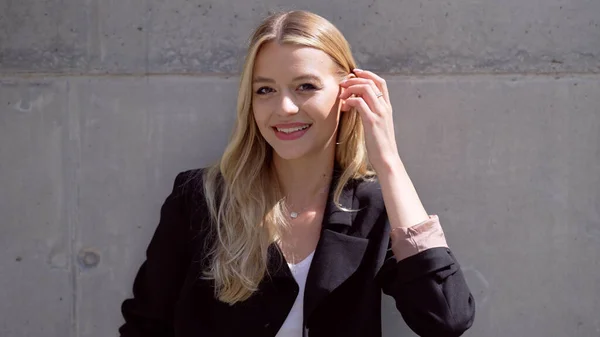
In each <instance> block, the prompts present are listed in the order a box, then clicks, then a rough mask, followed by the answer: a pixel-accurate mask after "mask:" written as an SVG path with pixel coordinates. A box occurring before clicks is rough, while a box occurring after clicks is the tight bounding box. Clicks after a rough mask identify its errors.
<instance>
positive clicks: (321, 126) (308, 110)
mask: <svg viewBox="0 0 600 337" xmlns="http://www.w3.org/2000/svg"><path fill="white" fill-rule="evenodd" d="M336 70H337V66H336V64H335V63H334V62H333V60H332V59H331V58H330V57H329V55H327V54H326V53H324V52H323V51H321V50H318V49H315V48H310V47H302V46H295V45H290V44H287V45H285V44H284V45H280V44H278V43H274V42H269V43H267V44H265V45H264V46H263V47H262V48H261V50H260V51H259V53H258V55H257V56H256V61H255V64H254V71H253V74H254V76H253V83H252V91H253V94H252V112H253V115H254V120H255V122H256V125H257V126H258V128H259V130H260V133H261V134H262V136H263V137H264V138H265V140H266V141H267V142H268V143H269V144H270V145H271V147H272V148H273V150H274V155H275V156H278V157H280V158H282V159H286V160H291V159H299V158H304V157H312V156H315V155H318V154H319V153H321V152H323V151H325V150H326V149H332V148H333V147H334V146H335V139H336V137H335V136H336V132H337V126H338V121H339V114H340V111H339V110H340V104H339V99H338V95H339V94H340V87H339V82H340V80H341V78H340V76H339V75H338V74H337V72H336Z"/></svg>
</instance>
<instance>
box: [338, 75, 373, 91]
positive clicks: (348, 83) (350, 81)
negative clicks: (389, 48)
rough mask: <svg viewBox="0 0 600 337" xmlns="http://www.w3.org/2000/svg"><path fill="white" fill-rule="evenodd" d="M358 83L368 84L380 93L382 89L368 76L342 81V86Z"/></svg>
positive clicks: (346, 86)
mask: <svg viewBox="0 0 600 337" xmlns="http://www.w3.org/2000/svg"><path fill="white" fill-rule="evenodd" d="M357 84H368V85H370V86H371V87H372V88H373V92H375V93H378V92H381V90H379V87H377V85H376V84H375V82H374V81H373V80H371V79H368V78H353V79H348V80H345V81H342V82H341V83H340V86H341V87H342V88H348V87H350V86H352V85H357Z"/></svg>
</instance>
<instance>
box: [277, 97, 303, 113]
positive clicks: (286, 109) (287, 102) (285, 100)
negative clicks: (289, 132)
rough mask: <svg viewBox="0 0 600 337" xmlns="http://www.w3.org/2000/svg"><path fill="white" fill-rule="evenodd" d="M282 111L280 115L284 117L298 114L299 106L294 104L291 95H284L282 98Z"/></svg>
mask: <svg viewBox="0 0 600 337" xmlns="http://www.w3.org/2000/svg"><path fill="white" fill-rule="evenodd" d="M279 110H280V114H282V115H290V114H295V113H298V110H299V109H298V105H296V103H294V100H293V99H292V97H290V95H282V97H281V108H280V109H279Z"/></svg>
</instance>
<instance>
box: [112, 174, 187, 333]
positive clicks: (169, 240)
mask: <svg viewBox="0 0 600 337" xmlns="http://www.w3.org/2000/svg"><path fill="white" fill-rule="evenodd" d="M185 176H186V173H179V174H178V175H177V177H176V178H175V183H174V186H173V191H172V192H171V194H170V195H169V196H168V197H167V198H166V200H165V202H164V203H163V205H162V207H161V211H160V221H159V224H158V227H157V228H156V231H155V232H154V236H153V237H152V240H151V241H150V244H149V245H148V248H147V249H146V261H144V262H143V264H142V265H141V267H140V269H139V271H138V273H137V275H136V277H135V281H134V284H133V298H130V299H126V300H125V301H124V302H123V303H122V305H121V312H122V314H123V318H124V319H125V323H124V324H123V325H122V326H121V327H120V328H119V333H120V336H121V337H142V336H143V337H152V336H157V337H158V336H160V337H167V336H173V335H174V331H173V312H174V308H175V303H176V301H177V296H178V293H179V289H180V288H181V286H182V284H183V281H184V278H185V274H186V270H187V266H188V265H189V263H190V257H189V256H188V253H187V250H186V249H187V248H186V247H187V245H185V243H186V242H187V240H189V236H188V235H187V234H188V221H187V218H186V212H185V208H184V195H183V193H182V191H183V189H182V185H183V184H184V183H185V182H186V180H187V179H186V177H185Z"/></svg>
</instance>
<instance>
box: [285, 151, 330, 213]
mask: <svg viewBox="0 0 600 337" xmlns="http://www.w3.org/2000/svg"><path fill="white" fill-rule="evenodd" d="M334 151H335V148H334V147H330V148H328V149H325V151H322V152H320V153H318V154H316V155H313V156H310V158H308V157H303V158H299V159H294V160H286V159H283V158H281V157H279V156H277V154H274V155H273V166H274V168H275V172H276V174H277V178H278V180H279V184H280V186H281V189H282V192H283V195H284V196H285V197H286V199H287V200H289V201H290V202H291V203H298V204H303V205H305V204H307V203H309V202H310V201H311V200H313V199H314V198H315V197H316V196H317V195H320V194H321V192H322V191H323V190H324V191H325V194H327V192H328V191H329V184H330V183H331V178H332V174H333V167H334V157H335V152H334ZM319 199H320V198H319Z"/></svg>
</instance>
